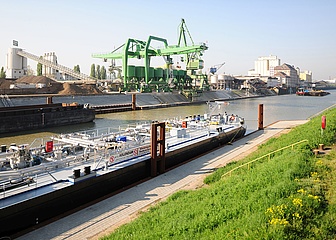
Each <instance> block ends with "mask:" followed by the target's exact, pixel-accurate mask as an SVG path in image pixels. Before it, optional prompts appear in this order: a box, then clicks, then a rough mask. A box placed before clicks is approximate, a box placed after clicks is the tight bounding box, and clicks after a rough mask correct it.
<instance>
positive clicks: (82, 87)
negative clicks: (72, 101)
mask: <svg viewBox="0 0 336 240" xmlns="http://www.w3.org/2000/svg"><path fill="white" fill-rule="evenodd" d="M58 94H60V95H82V94H101V91H99V90H98V89H97V88H96V87H95V86H94V85H91V84H73V83H63V90H62V91H60V92H58Z"/></svg>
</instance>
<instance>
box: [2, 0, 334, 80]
mask: <svg viewBox="0 0 336 240" xmlns="http://www.w3.org/2000/svg"><path fill="white" fill-rule="evenodd" d="M0 9H1V11H0V20H1V21H0V26H1V36H0V67H1V66H5V59H6V53H7V50H8V48H9V47H11V46H12V41H13V40H17V41H19V47H21V48H23V49H25V50H26V51H27V52H30V53H33V54H35V55H43V54H44V53H45V52H55V53H56V55H57V57H58V62H59V63H60V64H62V65H65V66H67V67H70V68H73V67H74V65H77V64H79V65H80V68H81V72H83V73H87V74H89V72H90V66H91V64H92V63H95V64H100V65H105V66H106V67H107V66H108V63H103V62H102V60H100V59H93V58H92V57H91V54H92V53H101V52H110V51H112V50H113V49H114V48H115V47H119V46H120V45H122V44H123V43H125V42H126V40H127V39H128V38H135V39H139V40H145V41H146V40H147V38H148V36H149V35H153V36H157V37H162V38H165V39H167V40H168V44H170V45H175V44H177V40H178V26H179V24H180V22H181V18H184V19H185V21H186V24H187V27H188V29H189V31H190V33H191V35H192V38H193V40H194V42H195V43H200V42H207V44H208V47H209V49H208V50H207V51H206V52H205V53H204V56H203V59H204V62H205V70H208V69H209V67H211V66H213V65H216V64H220V63H223V62H225V63H226V64H225V65H224V66H223V67H222V68H221V69H220V70H219V73H223V72H225V73H227V74H233V75H247V71H248V70H249V69H251V68H254V61H255V60H256V59H257V58H258V57H259V56H268V55H276V56H278V57H279V58H280V59H281V63H288V64H291V65H294V66H295V67H299V68H300V69H301V70H311V71H312V72H313V78H314V79H315V80H320V79H329V78H335V77H336V1H335V0H319V1H317V0H277V1H275V0H235V1H233V0H223V1H220V0H218V1H213V0H208V1H204V0H202V1H201V0H190V1H188V0H185V1H183V0H169V1H160V0H156V1H154V0H148V1H146V0H142V1H136V0H127V1H121V0H118V1H116V0H110V1H108V0H105V1H102V0H101V1H88V0H80V1H79V0H67V1H65V0H57V1H56V0H54V1H48V0H45V1H37V0H36V1H33V0H21V1H19V0H11V1H9V0H0ZM156 44H157V46H159V45H160V44H159V43H156ZM152 46H155V44H153V45H152ZM160 61H162V60H161V59H154V61H153V63H156V62H157V64H159V62H160ZM141 63H142V61H141V62H139V65H140V64H141ZM28 64H29V65H30V66H31V67H32V68H33V69H34V70H36V64H37V63H36V62H34V61H28Z"/></svg>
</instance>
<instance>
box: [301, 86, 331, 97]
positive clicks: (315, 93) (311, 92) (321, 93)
mask: <svg viewBox="0 0 336 240" xmlns="http://www.w3.org/2000/svg"><path fill="white" fill-rule="evenodd" d="M328 94H330V92H326V91H324V90H313V89H312V90H308V89H303V88H299V89H298V90H297V91H296V95H297V96H318V97H321V96H326V95H328Z"/></svg>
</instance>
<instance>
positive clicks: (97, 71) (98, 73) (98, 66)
mask: <svg viewBox="0 0 336 240" xmlns="http://www.w3.org/2000/svg"><path fill="white" fill-rule="evenodd" d="M96 77H97V78H98V79H101V72H100V65H97V70H96Z"/></svg>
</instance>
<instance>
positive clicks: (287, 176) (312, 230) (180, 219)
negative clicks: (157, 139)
mask: <svg viewBox="0 0 336 240" xmlns="http://www.w3.org/2000/svg"><path fill="white" fill-rule="evenodd" d="M324 115H326V116H327V121H328V122H327V129H326V130H325V131H324V133H323V137H322V136H321V129H320V127H321V116H318V117H316V118H314V119H312V120H311V121H309V122H308V123H307V124H305V125H302V126H299V127H296V128H295V129H293V130H292V131H290V132H289V133H288V134H284V135H281V136H280V137H278V138H273V139H271V140H269V141H268V142H267V143H265V144H263V145H261V146H260V147H259V148H258V150H257V151H256V152H254V153H252V154H251V155H249V156H247V157H246V158H245V159H243V160H241V161H239V162H234V163H231V164H228V165H227V166H226V167H224V168H221V169H218V170H217V171H216V172H215V173H213V174H212V175H210V176H208V177H207V178H206V179H205V183H206V184H208V186H207V187H204V188H202V189H199V190H195V191H191V190H190V191H180V192H177V193H175V194H173V195H172V196H171V197H169V198H168V200H166V201H164V202H161V203H159V204H158V205H156V206H154V207H152V208H150V209H149V211H148V212H144V213H142V214H141V216H140V217H139V218H137V219H136V220H134V221H133V222H131V223H129V224H126V225H124V226H122V227H120V228H119V229H117V230H116V231H115V232H114V233H112V234H111V235H110V236H106V237H105V238H104V239H336V192H335V191H336V190H335V189H336V171H335V170H336V150H335V149H336V148H335V149H333V145H334V142H335V141H336V139H335V132H336V117H335V116H336V109H332V110H328V111H326V112H324ZM304 139H307V140H308V142H307V143H303V144H300V145H297V146H295V147H294V149H292V148H288V149H286V150H282V151H281V152H278V153H275V154H272V157H271V159H269V158H267V157H265V158H263V159H261V160H259V161H257V162H254V163H253V164H251V165H249V168H247V167H242V168H240V169H238V170H236V171H234V172H233V173H232V175H231V176H229V175H225V176H223V174H224V173H226V172H228V171H229V170H230V169H233V168H235V167H237V166H239V165H242V164H243V163H246V162H249V161H251V160H253V159H256V158H258V157H260V156H263V155H265V154H268V153H270V152H272V151H275V150H277V149H280V148H282V147H284V146H288V145H290V144H293V143H295V142H298V141H300V140H304ZM321 143H323V144H325V145H326V146H328V147H330V148H331V150H330V151H329V152H328V153H326V154H321V155H319V156H317V157H316V156H314V154H313V153H312V149H314V148H317V147H318V145H319V144H321Z"/></svg>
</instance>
